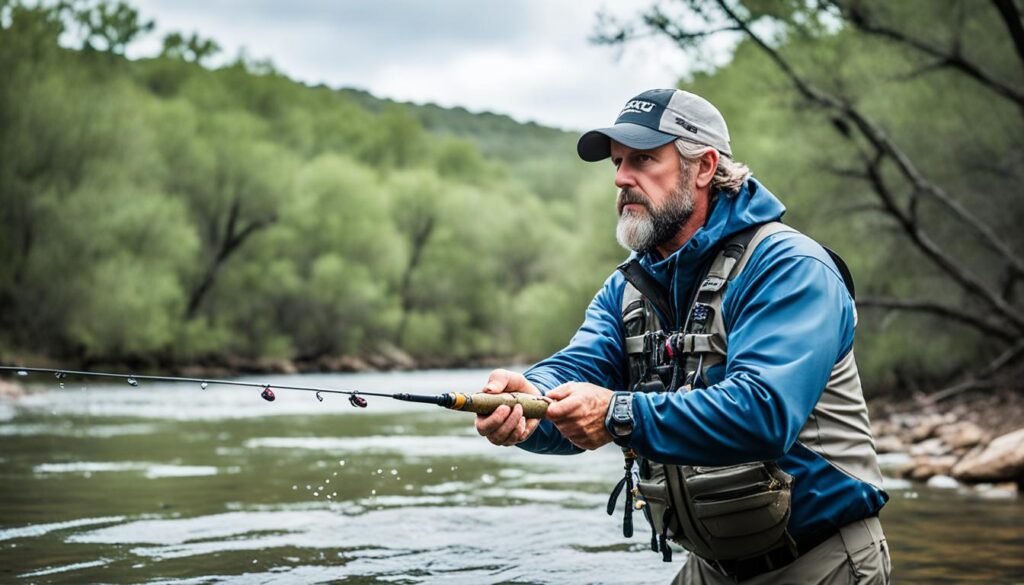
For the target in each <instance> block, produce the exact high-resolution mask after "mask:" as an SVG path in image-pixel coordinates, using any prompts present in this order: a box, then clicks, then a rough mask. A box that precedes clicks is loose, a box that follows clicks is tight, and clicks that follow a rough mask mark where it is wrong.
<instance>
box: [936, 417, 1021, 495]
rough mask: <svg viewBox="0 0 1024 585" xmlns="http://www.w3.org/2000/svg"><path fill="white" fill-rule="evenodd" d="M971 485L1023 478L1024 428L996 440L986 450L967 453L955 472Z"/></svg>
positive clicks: (953, 471)
mask: <svg viewBox="0 0 1024 585" xmlns="http://www.w3.org/2000/svg"><path fill="white" fill-rule="evenodd" d="M952 475H953V477H955V478H957V479H959V480H961V481H970V482H983V481H984V482H1005V481H1017V482H1019V481H1021V479H1022V478H1024V428H1022V429H1018V430H1016V431H1013V432H1012V433H1007V434H1005V435H1002V436H1001V437H996V438H995V439H994V440H993V441H992V442H991V443H989V444H988V446H987V447H979V448H976V449H974V450H973V451H971V452H970V453H968V454H967V455H965V456H964V457H963V459H961V460H960V461H959V462H958V463H957V464H956V466H955V467H954V468H953V470H952Z"/></svg>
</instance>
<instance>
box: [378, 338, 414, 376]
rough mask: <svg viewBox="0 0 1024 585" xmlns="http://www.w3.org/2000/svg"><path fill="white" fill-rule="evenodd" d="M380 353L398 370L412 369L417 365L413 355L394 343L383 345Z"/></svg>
mask: <svg viewBox="0 0 1024 585" xmlns="http://www.w3.org/2000/svg"><path fill="white" fill-rule="evenodd" d="M380 353H381V354H382V355H383V356H384V358H385V359H387V360H388V361H389V362H391V364H392V365H393V366H394V368H395V369H397V370H412V369H414V368H415V367H416V360H414V359H412V356H410V355H409V354H407V353H405V352H404V351H402V350H400V349H398V348H397V347H395V346H393V345H390V344H385V345H383V346H381V348H380Z"/></svg>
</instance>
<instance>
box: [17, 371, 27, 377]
mask: <svg viewBox="0 0 1024 585" xmlns="http://www.w3.org/2000/svg"><path fill="white" fill-rule="evenodd" d="M18 375H19V376H27V375H28V372H26V371H25V370H18Z"/></svg>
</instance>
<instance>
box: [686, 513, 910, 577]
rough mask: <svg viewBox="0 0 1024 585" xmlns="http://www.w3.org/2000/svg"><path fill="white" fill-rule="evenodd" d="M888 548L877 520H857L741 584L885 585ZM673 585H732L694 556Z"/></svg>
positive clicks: (888, 569) (887, 573) (887, 571)
mask: <svg viewBox="0 0 1024 585" xmlns="http://www.w3.org/2000/svg"><path fill="white" fill-rule="evenodd" d="M891 570H892V569H891V566H890V565H889V547H888V546H887V545H886V544H885V535H884V534H883V533H882V525H881V523H879V521H878V518H866V519H864V520H858V521H857V522H852V523H850V524H847V525H846V526H844V527H842V528H841V529H840V530H839V533H838V534H836V535H834V536H832V538H829V539H828V540H826V541H825V542H823V543H821V544H819V545H818V546H816V547H814V548H813V549H811V550H810V551H808V552H807V554H804V555H802V556H801V557H800V558H798V559H796V560H795V561H793V562H792V563H790V564H788V565H786V566H785V567H782V568H781V569H777V570H775V571H771V572H768V573H763V574H761V575H758V576H757V577H754V578H752V579H748V580H746V581H743V582H742V583H743V584H744V585H768V584H772V585H775V584H783V583H786V584H789V583H791V584H793V585H818V584H821V585H847V584H854V583H856V584H857V585H888V584H889V573H890V571H891ZM673 583H674V585H718V584H726V583H736V581H735V580H733V578H732V577H727V576H725V575H722V574H721V573H719V572H718V571H716V570H715V569H714V568H712V567H711V565H709V564H708V563H706V562H705V561H704V560H703V559H700V558H698V557H697V556H695V555H690V558H689V560H687V562H686V564H685V565H684V566H683V569H682V570H681V571H679V574H678V575H676V579H675V581H673Z"/></svg>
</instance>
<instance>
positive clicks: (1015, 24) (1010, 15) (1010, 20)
mask: <svg viewBox="0 0 1024 585" xmlns="http://www.w3.org/2000/svg"><path fill="white" fill-rule="evenodd" d="M992 3H993V4H995V5H996V10H998V11H999V16H1000V18H1002V19H1003V22H1004V23H1006V29H1007V30H1008V31H1009V32H1010V38H1011V39H1013V46H1014V47H1015V48H1016V49H1017V58H1018V59H1019V60H1020V64H1021V67H1024V22H1022V21H1021V17H1020V11H1019V10H1017V5H1016V4H1015V3H1014V1H1013V0H992Z"/></svg>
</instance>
